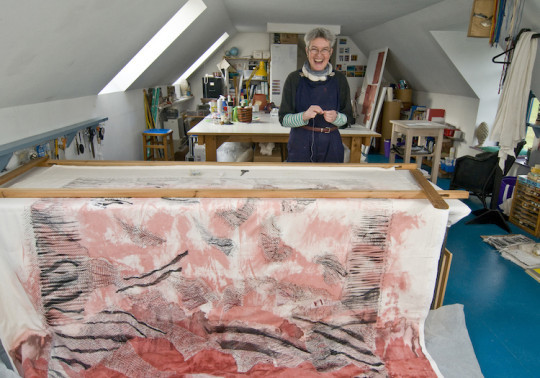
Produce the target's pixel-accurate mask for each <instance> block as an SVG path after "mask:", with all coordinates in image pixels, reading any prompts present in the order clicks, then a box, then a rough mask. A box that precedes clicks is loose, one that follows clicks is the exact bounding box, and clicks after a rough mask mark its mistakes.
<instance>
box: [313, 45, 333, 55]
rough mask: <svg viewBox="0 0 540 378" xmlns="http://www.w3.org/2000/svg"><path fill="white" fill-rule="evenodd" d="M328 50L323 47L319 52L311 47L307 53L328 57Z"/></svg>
mask: <svg viewBox="0 0 540 378" xmlns="http://www.w3.org/2000/svg"><path fill="white" fill-rule="evenodd" d="M330 50H331V49H330V48H328V47H325V48H323V49H321V50H319V49H318V48H316V47H312V48H310V49H309V53H310V54H312V55H317V54H321V55H330Z"/></svg>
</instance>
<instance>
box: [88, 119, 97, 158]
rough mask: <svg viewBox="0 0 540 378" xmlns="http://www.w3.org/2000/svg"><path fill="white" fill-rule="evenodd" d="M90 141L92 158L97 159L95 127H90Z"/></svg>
mask: <svg viewBox="0 0 540 378" xmlns="http://www.w3.org/2000/svg"><path fill="white" fill-rule="evenodd" d="M87 130H88V139H89V141H90V147H91V149H92V157H93V158H94V159H95V158H96V151H95V149H94V136H95V135H96V130H95V129H94V128H93V127H89V128H88V129H87Z"/></svg>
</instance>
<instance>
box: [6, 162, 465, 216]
mask: <svg viewBox="0 0 540 378" xmlns="http://www.w3.org/2000/svg"><path fill="white" fill-rule="evenodd" d="M292 164H294V165H295V166H306V167H308V166H313V164H309V163H215V162H213V163H212V162H204V163H192V162H165V161H160V162H149V161H144V162H143V161H102V160H101V161H95V160H90V161H81V160H50V159H48V158H41V159H37V160H34V161H32V162H30V163H28V164H26V165H24V166H22V167H19V168H17V169H15V170H13V171H12V172H9V173H7V174H5V175H4V176H1V177H0V185H5V184H7V183H8V182H9V181H11V180H13V179H15V178H16V177H18V176H19V175H22V174H23V173H26V172H28V171H30V170H31V169H32V168H34V167H37V166H41V167H49V166H52V165H71V166H87V167H90V166H144V165H188V166H194V165H213V166H225V165H228V166H235V165H236V166H246V165H252V166H257V165H273V166H275V165H278V166H279V165H283V166H291V165H292ZM317 166H330V167H331V166H340V167H343V166H344V165H343V164H317ZM351 166H353V167H359V168H366V167H382V168H392V167H394V168H396V169H407V170H409V171H410V172H411V175H412V177H413V178H414V180H416V182H417V183H418V185H419V186H420V188H421V189H420V190H384V191H377V190H363V191H355V190H305V189H302V190H290V189H272V190H267V189H250V190H233V189H196V188H193V189H170V188H128V189H119V188H88V189H84V188H81V189H72V188H60V189H45V188H32V189H26V188H0V197H1V198H101V197H138V198H162V197H178V198H395V199H423V198H425V199H428V200H429V201H430V202H431V203H432V204H433V206H434V207H435V208H438V209H448V204H447V203H446V202H445V201H444V200H445V199H466V198H468V196H469V194H468V193H467V192H465V191H460V190H441V191H439V190H435V188H434V187H433V186H432V185H431V184H430V183H429V182H428V181H427V179H426V178H425V177H424V176H423V175H422V173H421V172H420V171H419V170H417V169H416V164H390V163H383V164H347V165H346V167H351Z"/></svg>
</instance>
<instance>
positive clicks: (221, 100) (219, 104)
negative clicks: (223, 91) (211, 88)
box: [217, 95, 225, 115]
mask: <svg viewBox="0 0 540 378" xmlns="http://www.w3.org/2000/svg"><path fill="white" fill-rule="evenodd" d="M224 102H225V97H223V95H221V96H219V98H218V100H217V111H218V113H219V114H220V115H221V114H223V106H224V104H223V103H224Z"/></svg>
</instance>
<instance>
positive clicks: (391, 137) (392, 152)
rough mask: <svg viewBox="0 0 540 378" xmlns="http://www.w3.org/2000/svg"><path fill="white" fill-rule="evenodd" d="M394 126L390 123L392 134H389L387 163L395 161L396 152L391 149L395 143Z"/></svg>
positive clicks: (395, 132) (395, 133)
mask: <svg viewBox="0 0 540 378" xmlns="http://www.w3.org/2000/svg"><path fill="white" fill-rule="evenodd" d="M395 128H396V126H395V124H392V134H391V136H390V156H389V157H388V162H389V163H395V162H396V153H395V152H394V150H393V148H394V146H395V145H396V144H397V131H395V130H394V129H395Z"/></svg>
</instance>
